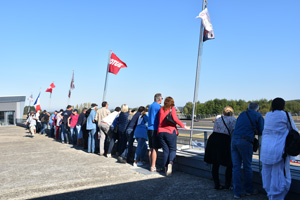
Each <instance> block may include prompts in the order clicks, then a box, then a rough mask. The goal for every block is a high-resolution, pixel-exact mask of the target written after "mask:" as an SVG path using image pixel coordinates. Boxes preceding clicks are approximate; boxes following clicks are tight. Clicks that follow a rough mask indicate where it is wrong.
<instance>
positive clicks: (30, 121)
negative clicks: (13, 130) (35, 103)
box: [25, 111, 37, 137]
mask: <svg viewBox="0 0 300 200" xmlns="http://www.w3.org/2000/svg"><path fill="white" fill-rule="evenodd" d="M36 120H37V118H36V117H35V115H34V112H33V111H31V112H30V114H29V117H28V119H27V121H26V122H25V125H27V124H29V131H30V133H31V135H32V137H34V134H35V133H36V127H35V126H36Z"/></svg>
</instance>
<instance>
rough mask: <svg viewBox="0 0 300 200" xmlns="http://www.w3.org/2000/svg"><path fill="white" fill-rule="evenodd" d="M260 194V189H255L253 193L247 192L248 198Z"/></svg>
mask: <svg viewBox="0 0 300 200" xmlns="http://www.w3.org/2000/svg"><path fill="white" fill-rule="evenodd" d="M256 194H258V189H254V190H253V192H250V193H249V192H246V196H251V195H256Z"/></svg>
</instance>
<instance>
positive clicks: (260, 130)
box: [258, 115, 264, 135]
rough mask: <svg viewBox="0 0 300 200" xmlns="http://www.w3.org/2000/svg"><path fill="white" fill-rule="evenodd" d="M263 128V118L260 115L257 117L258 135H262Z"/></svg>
mask: <svg viewBox="0 0 300 200" xmlns="http://www.w3.org/2000/svg"><path fill="white" fill-rule="evenodd" d="M263 130H264V118H263V117H262V116H261V115H260V116H259V118H258V135H262V132H263Z"/></svg>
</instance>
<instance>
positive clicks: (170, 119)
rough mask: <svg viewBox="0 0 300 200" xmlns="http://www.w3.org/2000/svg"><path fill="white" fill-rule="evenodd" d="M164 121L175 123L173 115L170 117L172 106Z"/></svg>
mask: <svg viewBox="0 0 300 200" xmlns="http://www.w3.org/2000/svg"><path fill="white" fill-rule="evenodd" d="M165 122H166V123H167V124H170V125H176V124H177V123H176V122H175V121H174V119H173V117H172V107H171V109H170V112H169V113H168V114H167V116H166V117H165Z"/></svg>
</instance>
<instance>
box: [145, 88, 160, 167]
mask: <svg viewBox="0 0 300 200" xmlns="http://www.w3.org/2000/svg"><path fill="white" fill-rule="evenodd" d="M162 100H163V97H162V95H161V93H157V94H155V95H154V102H153V103H152V104H151V105H150V106H149V111H148V115H149V120H148V139H149V148H150V150H149V161H150V171H151V172H156V171H161V169H160V168H156V159H157V151H158V149H159V148H160V146H161V145H160V142H159V139H158V135H157V129H158V112H159V110H160V108H161V106H160V104H161V102H162Z"/></svg>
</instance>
